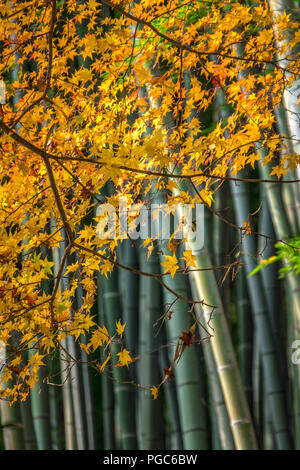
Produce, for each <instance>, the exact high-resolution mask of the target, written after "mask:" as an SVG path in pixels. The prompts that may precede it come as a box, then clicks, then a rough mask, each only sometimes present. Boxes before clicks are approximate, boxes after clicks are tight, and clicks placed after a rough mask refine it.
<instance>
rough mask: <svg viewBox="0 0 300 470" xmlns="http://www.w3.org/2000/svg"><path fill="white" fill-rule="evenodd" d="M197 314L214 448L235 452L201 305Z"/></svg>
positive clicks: (195, 290) (195, 288) (198, 306)
mask: <svg viewBox="0 0 300 470" xmlns="http://www.w3.org/2000/svg"><path fill="white" fill-rule="evenodd" d="M190 283H191V288H192V295H193V298H194V299H196V298H197V287H196V284H195V278H194V277H191V278H190ZM195 313H196V316H197V319H198V321H199V322H200V326H199V333H200V336H201V338H202V347H203V352H204V357H205V363H206V369H207V374H208V380H209V385H210V391H211V393H210V396H211V406H212V408H213V410H214V413H213V414H212V417H213V419H215V422H216V428H217V431H218V433H217V435H218V437H215V438H214V440H215V441H214V442H213V444H214V445H213V448H215V447H217V448H218V446H219V445H220V446H221V448H222V449H223V450H234V449H235V445H234V441H233V437H232V432H231V428H230V423H229V418H228V412H227V408H226V403H225V400H224V395H223V391H222V388H221V384H220V379H219V375H218V369H217V365H216V362H215V358H214V355H213V351H212V345H211V341H209V340H208V334H207V332H206V331H205V330H204V329H203V328H202V327H201V325H205V319H204V315H203V312H202V309H201V307H200V305H199V304H196V305H195Z"/></svg>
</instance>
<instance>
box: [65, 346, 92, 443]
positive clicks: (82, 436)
mask: <svg viewBox="0 0 300 470" xmlns="http://www.w3.org/2000/svg"><path fill="white" fill-rule="evenodd" d="M67 351H68V353H69V354H70V355H71V357H72V358H73V359H75V361H79V360H80V356H79V351H78V344H77V343H76V342H75V339H74V338H73V337H68V338H67ZM81 372H82V371H81V368H80V366H79V364H78V363H77V362H75V363H73V362H72V364H71V365H70V380H71V393H72V401H73V410H74V425H75V434H76V442H77V449H78V450H85V449H86V448H87V433H86V421H85V418H86V416H85V415H84V395H83V386H82V375H81Z"/></svg>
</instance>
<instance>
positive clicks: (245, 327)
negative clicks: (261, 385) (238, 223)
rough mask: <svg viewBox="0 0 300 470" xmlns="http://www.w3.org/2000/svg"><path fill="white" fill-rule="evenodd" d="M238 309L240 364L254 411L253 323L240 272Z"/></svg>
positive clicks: (243, 280) (244, 383)
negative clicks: (252, 372)
mask: <svg viewBox="0 0 300 470" xmlns="http://www.w3.org/2000/svg"><path fill="white" fill-rule="evenodd" d="M235 294H236V307H237V327H238V362H239V365H240V370H241V377H242V382H243V385H244V389H245V392H246V396H247V401H248V404H249V407H250V410H251V409H252V374H251V371H252V347H253V322H252V315H251V307H250V301H249V297H248V292H247V284H246V279H245V274H244V272H243V271H242V272H240V273H239V274H238V276H237V280H236V290H235Z"/></svg>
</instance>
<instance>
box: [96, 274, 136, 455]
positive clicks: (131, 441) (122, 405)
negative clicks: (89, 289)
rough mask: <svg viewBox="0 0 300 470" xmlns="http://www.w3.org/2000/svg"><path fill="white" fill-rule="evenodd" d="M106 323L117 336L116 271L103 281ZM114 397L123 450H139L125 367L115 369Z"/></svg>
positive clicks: (132, 396) (116, 347)
mask: <svg viewBox="0 0 300 470" xmlns="http://www.w3.org/2000/svg"><path fill="white" fill-rule="evenodd" d="M102 286H103V302H104V311H105V322H106V324H107V327H108V331H109V333H110V334H111V335H113V334H115V330H116V322H117V321H118V320H119V319H120V317H121V316H122V314H121V303H120V297H119V290H118V273H117V270H116V269H114V271H113V272H112V273H110V274H109V275H108V278H107V279H103V280H102ZM110 349H111V353H112V357H113V365H114V366H115V364H116V362H117V356H116V354H117V353H118V352H120V346H119V345H118V344H117V343H116V342H112V343H111V344H110ZM113 377H114V381H115V382H114V395H115V407H116V408H115V409H116V414H115V418H116V424H117V426H118V429H117V430H118V432H119V435H120V444H121V448H122V449H123V450H133V449H136V448H137V439H136V417H135V406H134V402H135V400H134V399H135V393H134V392H135V390H134V387H133V386H132V384H131V383H128V382H130V375H129V372H128V370H127V369H126V368H125V367H113Z"/></svg>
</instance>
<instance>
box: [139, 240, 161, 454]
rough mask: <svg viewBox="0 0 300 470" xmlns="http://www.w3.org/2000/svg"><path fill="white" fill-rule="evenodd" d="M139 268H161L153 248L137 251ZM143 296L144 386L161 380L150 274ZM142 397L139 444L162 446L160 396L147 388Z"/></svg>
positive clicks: (156, 302) (157, 291)
mask: <svg viewBox="0 0 300 470" xmlns="http://www.w3.org/2000/svg"><path fill="white" fill-rule="evenodd" d="M140 264H141V270H142V271H144V272H148V273H151V274H157V273H159V271H160V265H159V260H158V255H157V253H156V251H155V252H152V254H151V256H150V258H149V259H148V260H147V254H146V251H145V249H144V250H142V252H141V254H140ZM143 282H144V283H145V284H144V291H145V297H144V302H143V304H141V311H140V333H141V335H142V338H143V339H144V341H143V343H144V344H143V351H142V357H141V361H142V364H140V372H141V376H140V379H141V380H139V384H140V385H142V386H144V387H150V386H153V385H157V384H158V383H159V382H160V381H161V376H160V369H159V348H160V346H161V331H160V334H158V335H156V334H155V333H156V332H155V329H154V327H153V325H154V323H155V322H156V321H157V320H158V318H160V317H161V316H162V314H163V308H162V302H161V288H160V285H159V284H158V283H157V282H156V281H155V280H154V279H153V278H151V277H145V279H144V280H143ZM140 393H142V394H143V395H144V396H143V397H141V398H140V400H141V416H140V418H141V422H140V432H141V448H142V449H144V450H154V449H156V450H157V449H163V448H164V440H163V420H162V417H163V410H162V398H161V397H158V398H157V399H156V400H153V397H152V396H151V392H150V390H145V391H142V392H140Z"/></svg>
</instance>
